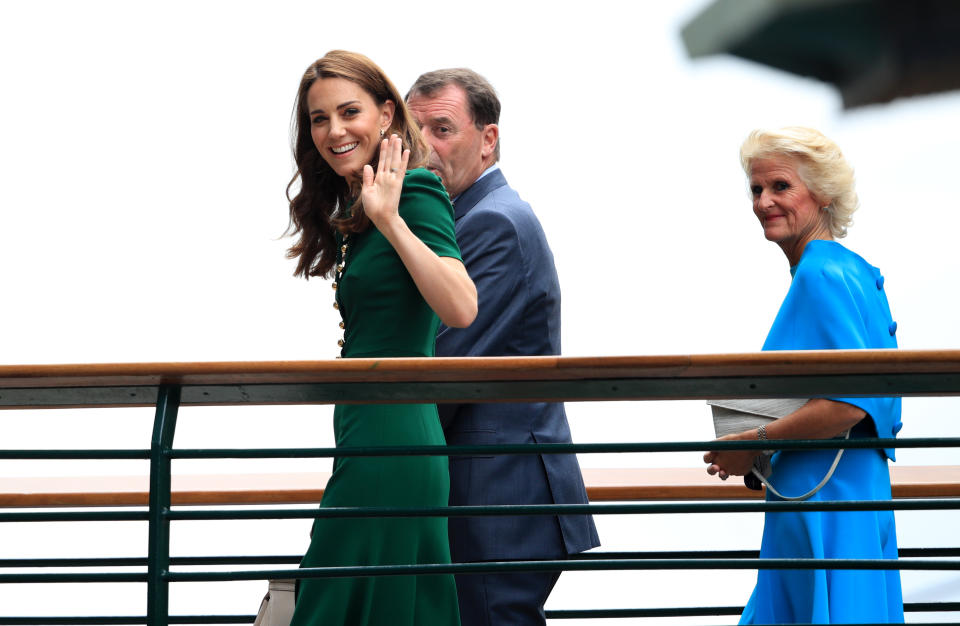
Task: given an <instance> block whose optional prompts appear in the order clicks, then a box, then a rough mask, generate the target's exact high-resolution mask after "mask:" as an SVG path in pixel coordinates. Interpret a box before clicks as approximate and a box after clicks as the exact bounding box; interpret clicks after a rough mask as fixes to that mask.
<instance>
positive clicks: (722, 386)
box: [0, 359, 960, 409]
mask: <svg viewBox="0 0 960 626" xmlns="http://www.w3.org/2000/svg"><path fill="white" fill-rule="evenodd" d="M346 360H348V359H344V361H346ZM511 378H512V377H511ZM131 389H133V390H132V391H131ZM953 395H960V374H958V373H922V374H830V375H796V376H790V377H783V376H755V377H749V378H747V377H742V378H738V377H709V378H615V379H587V380H560V381H558V380H524V379H510V378H508V380H503V381H487V380H484V381H472V382H459V381H457V382H444V381H439V382H364V383H297V384H259V385H212V386H189V385H185V386H184V387H183V388H182V397H181V405H184V406H213V405H252V404H408V403H432V402H441V403H443V402H456V403H465V402H469V403H478V402H544V401H557V402H559V401H564V402H602V401H623V400H681V399H686V400H696V399H699V400H705V399H709V398H775V397H801V398H823V397H839V396H843V397H854V396H953ZM155 403H156V389H151V388H145V387H136V388H130V387H49V388H46V387H43V388H32V387H31V388H17V389H9V388H8V389H0V409H11V408H20V409H23V408H31V409H35V408H86V407H123V406H128V407H134V406H153V405H154V404H155Z"/></svg>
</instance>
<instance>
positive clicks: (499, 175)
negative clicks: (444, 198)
mask: <svg viewBox="0 0 960 626" xmlns="http://www.w3.org/2000/svg"><path fill="white" fill-rule="evenodd" d="M506 184H507V179H506V178H504V176H503V172H502V171H500V169H499V168H497V169H495V170H494V171H492V172H490V173H489V174H487V175H486V176H484V177H483V178H481V179H480V180H478V181H476V182H475V183H473V184H472V185H470V187H469V188H467V190H466V191H464V192H463V193H462V194H460V197H459V198H457V201H456V202H455V203H454V205H453V209H454V219H455V220H459V219H460V218H461V217H463V216H464V215H466V214H467V213H469V212H470V209H472V208H473V207H475V206H477V203H478V202H480V201H481V200H483V199H484V198H485V197H486V196H487V194H489V193H490V192H491V191H493V190H494V189H498V188H500V187H503V186H504V185H506Z"/></svg>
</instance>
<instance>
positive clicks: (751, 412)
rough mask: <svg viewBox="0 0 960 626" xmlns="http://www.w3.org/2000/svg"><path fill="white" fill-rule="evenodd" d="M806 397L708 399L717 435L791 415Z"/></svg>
mask: <svg viewBox="0 0 960 626" xmlns="http://www.w3.org/2000/svg"><path fill="white" fill-rule="evenodd" d="M806 403H807V399H806V398H769V399H761V400H707V404H709V405H710V408H711V409H712V410H713V429H714V431H715V432H716V433H717V437H723V436H724V435H731V434H733V433H742V432H743V431H745V430H750V429H751V428H756V427H758V426H760V425H762V424H769V423H770V422H772V421H773V420H775V419H779V418H781V417H786V416H787V415H790V414H791V413H793V412H794V411H796V410H797V409H799V408H800V407H802V406H803V405H804V404H806Z"/></svg>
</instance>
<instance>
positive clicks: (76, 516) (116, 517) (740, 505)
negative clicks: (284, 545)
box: [0, 498, 960, 522]
mask: <svg viewBox="0 0 960 626" xmlns="http://www.w3.org/2000/svg"><path fill="white" fill-rule="evenodd" d="M957 509H960V499H944V498H938V499H933V498H926V499H915V500H895V501H894V500H843V501H812V502H811V501H806V502H781V501H776V502H767V501H760V502H756V501H750V502H706V503H699V502H694V503H645V502H644V503H629V504H499V505H489V506H447V507H321V508H311V509H268V510H250V509H221V510H215V511H185V510H180V509H174V510H171V511H168V512H167V513H166V514H165V516H166V517H167V518H168V519H170V520H224V519H234V520H250V519H309V518H326V517H335V518H342V517H471V516H491V515H493V516H496V515H503V516H511V515H546V514H551V515H552V514H558V515H582V514H593V515H614V514H626V513H641V514H653V513H760V512H767V511H770V512H782V511H930V510H957ZM147 519H148V513H147V512H146V511H57V512H32V511H31V512H13V513H7V512H0V522H127V521H144V520H147Z"/></svg>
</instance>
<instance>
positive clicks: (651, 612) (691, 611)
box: [545, 602, 960, 625]
mask: <svg viewBox="0 0 960 626" xmlns="http://www.w3.org/2000/svg"><path fill="white" fill-rule="evenodd" d="M903 610H904V612H905V613H917V612H933V611H943V612H952V611H960V602H906V603H904V605H903ZM741 613H743V607H742V606H712V607H710V606H707V607H669V608H656V609H553V610H549V609H548V610H547V611H545V614H546V618H547V619H602V618H616V617H697V616H707V615H740V614H741ZM939 623H940V624H942V622H939ZM910 624H911V625H916V624H917V622H913V621H911V622H910Z"/></svg>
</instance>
